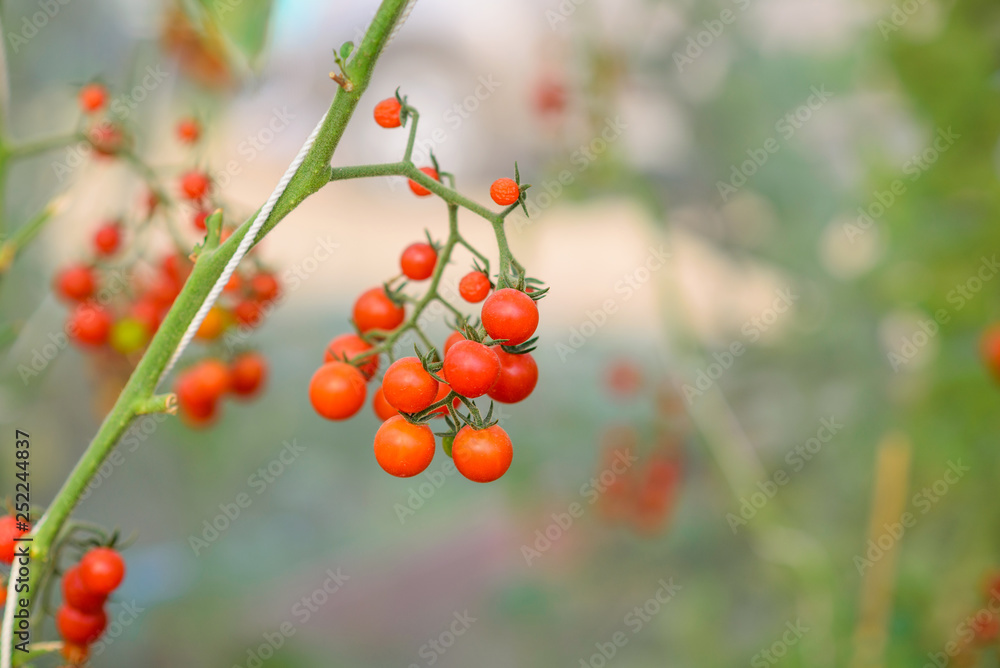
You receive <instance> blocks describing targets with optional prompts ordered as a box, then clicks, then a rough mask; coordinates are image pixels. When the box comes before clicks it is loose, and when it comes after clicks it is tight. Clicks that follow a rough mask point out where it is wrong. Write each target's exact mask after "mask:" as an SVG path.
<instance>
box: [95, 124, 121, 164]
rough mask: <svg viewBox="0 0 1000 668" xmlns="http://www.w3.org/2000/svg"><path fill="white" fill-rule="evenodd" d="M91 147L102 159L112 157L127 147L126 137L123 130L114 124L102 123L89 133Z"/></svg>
mask: <svg viewBox="0 0 1000 668" xmlns="http://www.w3.org/2000/svg"><path fill="white" fill-rule="evenodd" d="M88 138H89V139H90V144H91V146H93V147H94V152H95V153H96V154H97V155H98V156H100V157H104V158H107V157H111V156H113V155H115V154H116V153H118V151H120V150H122V147H123V146H124V145H125V137H124V135H122V131H121V128H119V127H117V126H115V125H114V124H112V123H107V122H105V123H101V124H100V125H95V126H94V127H92V128H91V129H90V132H89V133H88Z"/></svg>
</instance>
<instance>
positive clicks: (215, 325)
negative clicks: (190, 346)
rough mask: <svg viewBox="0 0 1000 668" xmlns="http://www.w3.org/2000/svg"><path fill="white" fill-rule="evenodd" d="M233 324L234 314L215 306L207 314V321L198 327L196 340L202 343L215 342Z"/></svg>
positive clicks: (203, 321)
mask: <svg viewBox="0 0 1000 668" xmlns="http://www.w3.org/2000/svg"><path fill="white" fill-rule="evenodd" d="M231 323H232V314H231V313H230V312H229V311H227V310H226V309H224V308H222V307H221V306H213V307H212V308H210V309H209V310H208V313H206V314H205V319H204V320H202V321H201V324H200V325H199V326H198V331H197V332H195V333H194V335H195V338H197V339H199V340H201V341H214V340H216V339H217V338H219V337H220V336H222V334H223V332H225V331H226V328H228V327H229V325H230V324H231Z"/></svg>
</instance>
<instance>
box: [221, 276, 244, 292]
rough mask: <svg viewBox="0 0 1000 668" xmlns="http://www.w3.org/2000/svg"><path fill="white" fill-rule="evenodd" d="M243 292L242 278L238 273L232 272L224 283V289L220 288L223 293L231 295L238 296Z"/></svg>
mask: <svg viewBox="0 0 1000 668" xmlns="http://www.w3.org/2000/svg"><path fill="white" fill-rule="evenodd" d="M242 290H243V277H242V276H240V273H239V272H238V271H234V272H233V273H232V274H230V275H229V280H228V281H227V282H226V287H224V288H222V291H223V292H226V293H228V294H231V295H235V294H239V293H240V292H242Z"/></svg>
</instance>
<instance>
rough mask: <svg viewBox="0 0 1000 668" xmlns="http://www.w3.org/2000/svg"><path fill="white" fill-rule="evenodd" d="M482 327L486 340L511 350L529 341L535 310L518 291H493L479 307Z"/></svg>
mask: <svg viewBox="0 0 1000 668" xmlns="http://www.w3.org/2000/svg"><path fill="white" fill-rule="evenodd" d="M482 320H483V327H485V328H486V333H487V334H489V335H490V337H492V338H494V339H497V340H500V339H506V341H505V345H508V346H514V345H517V344H519V343H524V342H525V341H527V340H528V339H530V338H531V335H532V334H534V333H535V329H536V328H537V327H538V306H536V305H535V302H534V300H533V299H532V298H531V297H529V296H528V295H526V294H524V293H523V292H521V291H520V290H515V289H513V288H504V289H503V290H497V291H496V292H494V293H493V294H492V295H490V296H489V298H488V299H487V300H486V302H485V303H484V304H483V311H482Z"/></svg>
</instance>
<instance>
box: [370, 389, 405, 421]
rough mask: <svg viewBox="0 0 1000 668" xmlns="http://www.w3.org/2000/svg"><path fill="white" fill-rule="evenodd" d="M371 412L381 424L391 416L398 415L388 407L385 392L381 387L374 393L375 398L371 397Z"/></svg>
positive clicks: (397, 412)
mask: <svg viewBox="0 0 1000 668" xmlns="http://www.w3.org/2000/svg"><path fill="white" fill-rule="evenodd" d="M372 410H373V411H375V415H376V416H377V417H378V419H379V420H382V422H385V421H386V420H388V419H389V418H391V417H392V416H393V415H399V411H397V410H396V409H395V408H393V407H392V406H390V405H389V402H388V401H386V400H385V392H383V391H382V387H381V386H380V387H379V388H378V390H376V391H375V396H374V397H372Z"/></svg>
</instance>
